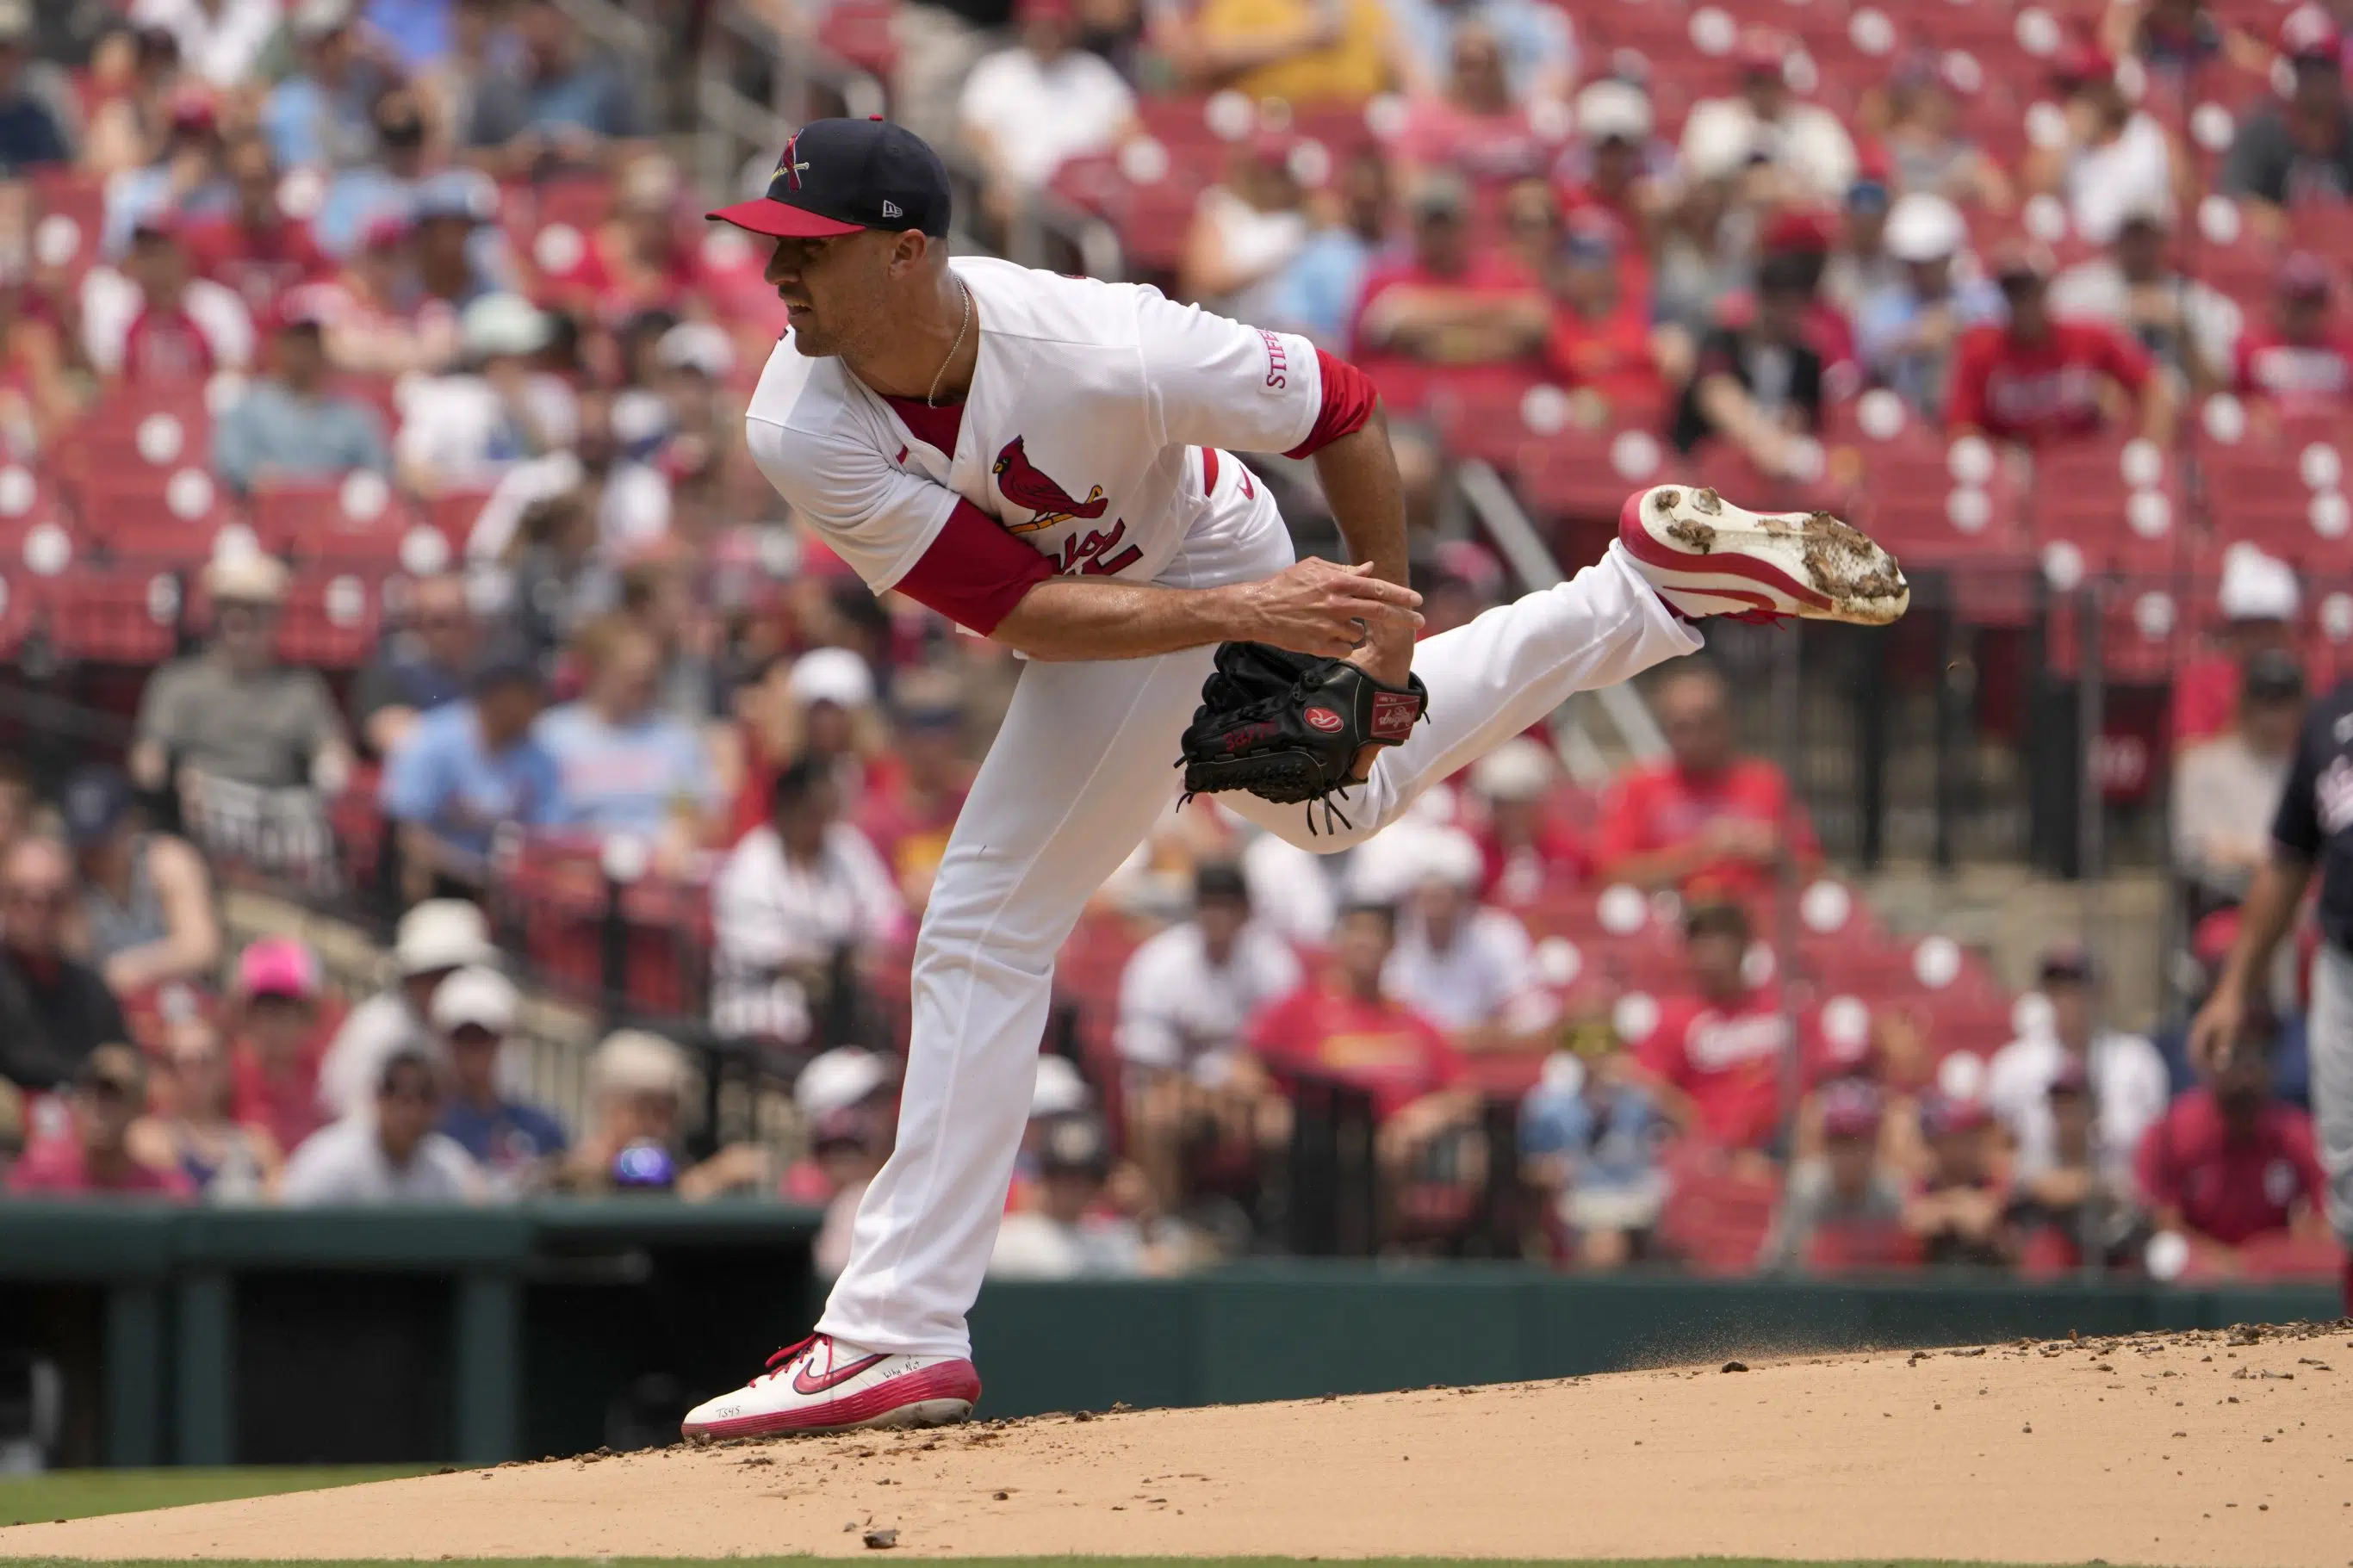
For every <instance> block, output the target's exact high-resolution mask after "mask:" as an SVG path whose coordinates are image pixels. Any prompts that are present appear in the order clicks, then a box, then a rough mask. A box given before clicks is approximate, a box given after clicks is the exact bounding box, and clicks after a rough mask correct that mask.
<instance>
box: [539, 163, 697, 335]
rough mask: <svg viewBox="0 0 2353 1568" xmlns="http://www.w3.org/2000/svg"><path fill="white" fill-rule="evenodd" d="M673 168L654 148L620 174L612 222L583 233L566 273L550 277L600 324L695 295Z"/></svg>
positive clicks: (693, 256) (675, 308)
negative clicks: (585, 239)
mask: <svg viewBox="0 0 2353 1568" xmlns="http://www.w3.org/2000/svg"><path fill="white" fill-rule="evenodd" d="M678 191H679V180H678V166H677V165H676V164H674V163H671V162H670V160H669V159H668V158H665V157H662V156H660V155H659V154H658V153H657V154H649V155H648V156H646V157H642V158H638V159H637V160H636V161H635V162H633V163H630V164H629V165H628V168H627V169H625V170H624V171H623V172H622V175H621V182H620V190H619V193H618V195H617V200H616V202H615V205H614V212H613V217H612V221H610V222H609V223H607V224H606V225H604V226H602V227H601V228H599V229H597V231H596V234H595V235H594V236H593V237H591V238H590V241H589V244H588V246H587V249H586V254H585V255H584V256H583V258H582V259H581V262H580V265H579V267H578V268H577V269H576V270H575V271H574V272H573V273H572V274H571V276H570V277H568V278H563V279H552V281H554V282H556V283H557V284H558V287H559V289H560V290H561V291H562V293H563V294H564V295H565V297H568V298H575V299H577V300H580V301H581V302H582V303H584V304H586V305H587V306H589V307H590V308H591V309H593V310H595V312H596V318H597V319H598V320H599V321H604V322H605V323H606V324H607V325H608V326H618V325H619V324H620V323H621V322H623V321H628V319H629V318H630V317H631V316H634V315H636V314H637V313H638V312H639V311H641V310H667V311H670V312H672V313H674V314H675V313H677V312H679V311H680V310H681V309H682V307H684V306H685V305H686V303H687V302H688V301H689V300H692V299H693V298H694V297H695V294H696V285H697V283H698V282H699V281H700V279H701V277H702V262H701V256H700V253H699V252H698V251H697V250H696V249H695V247H693V246H691V245H689V244H688V243H686V241H685V239H684V237H681V235H680V233H679V228H678Z"/></svg>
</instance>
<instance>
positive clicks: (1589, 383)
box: [1545, 213, 1667, 423]
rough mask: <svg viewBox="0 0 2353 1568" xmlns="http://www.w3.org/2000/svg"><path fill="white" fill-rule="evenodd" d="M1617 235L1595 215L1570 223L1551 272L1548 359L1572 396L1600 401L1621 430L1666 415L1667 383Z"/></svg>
mask: <svg viewBox="0 0 2353 1568" xmlns="http://www.w3.org/2000/svg"><path fill="white" fill-rule="evenodd" d="M1619 256H1620V228H1619V226H1618V225H1617V224H1616V222H1615V221H1614V220H1612V219H1609V218H1607V217H1604V216H1601V215H1599V214H1596V213H1580V214H1578V215H1577V216H1575V217H1573V218H1571V219H1569V220H1568V225H1567V235H1566V236H1565V237H1564V238H1563V240H1562V242H1561V247H1560V253H1559V256H1558V257H1557V258H1556V260H1555V261H1554V263H1553V268H1552V276H1551V285H1552V298H1553V308H1552V328H1551V331H1549V332H1548V333H1547V334H1546V340H1545V358H1546V361H1547V362H1548V363H1549V364H1550V366H1551V369H1552V372H1553V374H1555V375H1556V376H1558V377H1560V379H1561V381H1562V382H1563V383H1564V384H1567V386H1568V387H1569V388H1570V390H1571V391H1573V392H1582V393H1585V394H1588V395H1590V396H1592V397H1596V398H1599V400H1600V402H1601V404H1602V405H1603V410H1602V412H1603V413H1604V416H1605V417H1606V418H1609V419H1612V420H1616V421H1618V422H1621V423H1623V422H1629V421H1634V420H1647V419H1651V418H1653V417H1655V416H1657V415H1658V414H1659V413H1660V412H1661V411H1662V410H1663V409H1664V408H1665V406H1666V402H1667V383H1666V378H1665V376H1664V375H1662V374H1661V371H1660V364H1661V353H1660V350H1661V347H1662V345H1661V344H1660V342H1659V341H1658V336H1657V334H1656V333H1655V332H1654V331H1652V330H1651V303H1650V300H1647V299H1645V298H1643V297H1642V296H1641V295H1639V294H1635V293H1631V292H1630V291H1629V290H1628V289H1627V287H1626V280H1625V279H1624V278H1623V277H1622V276H1621V274H1620V268H1619Z"/></svg>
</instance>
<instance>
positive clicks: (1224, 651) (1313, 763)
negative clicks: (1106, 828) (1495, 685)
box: [1178, 642, 1430, 822]
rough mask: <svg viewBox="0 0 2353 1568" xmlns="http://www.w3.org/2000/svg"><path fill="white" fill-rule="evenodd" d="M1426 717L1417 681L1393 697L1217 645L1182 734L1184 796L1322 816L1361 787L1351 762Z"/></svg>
mask: <svg viewBox="0 0 2353 1568" xmlns="http://www.w3.org/2000/svg"><path fill="white" fill-rule="evenodd" d="M1429 708H1430V689H1429V688H1427V687H1425V686H1423V685H1422V683H1421V677H1419V676H1418V675H1409V676H1408V677H1407V679H1406V684H1405V686H1404V687H1403V688H1398V687H1395V686H1391V685H1388V683H1387V682H1385V681H1380V680H1376V679H1373V677H1371V676H1369V675H1367V674H1366V673H1365V672H1364V670H1363V669H1361V668H1358V667H1357V666H1356V665H1353V664H1350V663H1348V662H1346V661H1345V660H1344V659H1337V658H1315V657H1314V656H1312V655H1309V654H1302V653H1286V652H1285V651H1283V650H1282V648H1279V647H1268V646H1267V645H1266V644H1265V643H1255V642H1229V643H1221V644H1219V647H1218V663H1217V668H1216V670H1215V671H1214V672H1213V673H1212V674H1211V675H1210V677H1209V679H1208V680H1207V681H1205V682H1203V683H1202V686H1201V705H1200V706H1199V707H1198V708H1197V709H1195V710H1193V722H1192V723H1191V724H1190V725H1189V726H1187V729H1186V731H1185V737H1184V741H1183V742H1182V745H1183V749H1184V756H1183V757H1182V758H1181V759H1180V760H1179V763H1178V765H1179V766H1181V767H1182V768H1184V770H1185V794H1186V795H1187V797H1188V798H1189V797H1190V796H1193V795H1214V794H1216V793H1218V792H1219V791H1220V790H1229V789H1246V790H1248V791H1250V793H1251V794H1252V795H1258V796H1261V798H1263V799H1266V800H1271V801H1274V802H1277V803H1278V804H1281V805H1296V804H1299V803H1301V802H1303V801H1322V802H1324V805H1326V806H1327V807H1329V805H1330V804H1331V796H1332V795H1333V794H1334V793H1335V792H1336V791H1340V790H1344V789H1345V788H1346V787H1347V786H1348V785H1350V784H1361V783H1363V782H1364V781H1363V780H1362V779H1359V778H1356V777H1355V776H1354V770H1355V767H1356V753H1357V752H1360V751H1362V750H1363V749H1364V748H1365V747H1366V746H1368V745H1375V746H1394V745H1396V744H1398V742H1401V741H1403V740H1404V739H1405V738H1406V737H1407V736H1408V735H1409V734H1411V733H1412V732H1413V727H1414V725H1415V724H1416V723H1417V722H1419V721H1420V720H1421V719H1422V718H1423V717H1424V716H1425V714H1426V713H1427V712H1428V710H1429ZM1310 820H1311V822H1312V821H1313V818H1312V817H1311V818H1310Z"/></svg>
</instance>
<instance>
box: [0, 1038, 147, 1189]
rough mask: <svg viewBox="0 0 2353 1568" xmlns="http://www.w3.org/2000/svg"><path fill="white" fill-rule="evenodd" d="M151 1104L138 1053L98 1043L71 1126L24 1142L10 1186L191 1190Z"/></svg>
mask: <svg viewBox="0 0 2353 1568" xmlns="http://www.w3.org/2000/svg"><path fill="white" fill-rule="evenodd" d="M146 1109H147V1072H146V1068H144V1067H143V1066H142V1064H141V1062H140V1059H139V1053H138V1052H137V1051H135V1050H133V1049H132V1048H131V1047H129V1046H100V1047H98V1049H96V1050H94V1051H92V1052H91V1053H90V1058H89V1059H88V1060H87V1061H85V1062H83V1063H82V1066H81V1071H80V1072H79V1074H78V1075H77V1076H76V1078H75V1079H74V1090H73V1096H72V1100H71V1110H72V1115H71V1118H70V1122H69V1126H68V1128H67V1130H66V1131H63V1132H60V1133H58V1134H55V1135H52V1136H49V1137H41V1138H36V1139H34V1140H33V1141H32V1142H30V1143H28V1144H27V1145H26V1148H25V1153H24V1157H23V1158H22V1159H20V1160H18V1161H17V1162H16V1166H15V1168H14V1169H12V1170H10V1171H9V1173H8V1190H9V1191H10V1192H12V1193H18V1194H37V1195H39V1196H42V1197H86V1196H90V1195H94V1194H105V1195H108V1196H118V1195H121V1196H132V1195H136V1196H153V1197H171V1198H185V1197H186V1196H188V1195H189V1194H190V1188H189V1185H188V1178H187V1177H186V1175H185V1174H184V1173H182V1172H181V1170H180V1168H179V1166H178V1164H177V1163H175V1162H174V1160H173V1158H172V1152H171V1148H170V1141H169V1140H168V1139H167V1138H166V1137H165V1136H164V1133H163V1130H162V1129H161V1128H160V1127H159V1126H157V1125H156V1124H155V1123H153V1122H152V1121H148V1120H147V1117H146Z"/></svg>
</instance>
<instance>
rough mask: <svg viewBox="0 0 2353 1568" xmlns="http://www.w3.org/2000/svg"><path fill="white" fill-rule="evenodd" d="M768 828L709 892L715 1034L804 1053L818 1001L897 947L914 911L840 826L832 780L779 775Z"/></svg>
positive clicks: (866, 843) (814, 774) (866, 842)
mask: <svg viewBox="0 0 2353 1568" xmlns="http://www.w3.org/2000/svg"><path fill="white" fill-rule="evenodd" d="M768 798H769V806H768V820H767V822H766V823H765V824H764V825H763V826H759V827H755V828H754V829H753V830H752V831H751V832H749V833H747V834H745V835H744V840H743V842H742V843H740V844H738V845H736V847H735V850H734V853H733V854H732V855H730V856H728V858H727V863H726V864H725V865H724V866H723V867H721V868H720V871H719V877H718V879H717V880H716V881H714V882H713V883H712V888H711V913H712V931H713V935H714V936H715V938H716V941H717V952H715V953H714V954H713V955H712V988H711V989H712V996H711V1022H712V1027H713V1028H715V1029H717V1030H718V1031H719V1032H720V1033H721V1034H722V1035H724V1036H728V1037H738V1038H741V1037H754V1038H760V1039H771V1040H780V1041H783V1042H785V1043H786V1044H791V1045H797V1044H798V1043H800V1042H801V1041H802V1040H805V1039H807V1037H808V1036H809V1033H810V1031H811V1029H812V1028H813V1027H814V1020H813V1019H812V1017H811V1007H810V997H811V994H812V993H814V994H817V995H818V996H821V997H830V996H834V995H838V994H840V993H841V992H842V991H843V990H844V987H843V985H842V984H841V982H842V980H843V979H845V978H846V977H847V976H849V974H851V973H854V972H855V969H856V966H857V964H858V963H859V961H860V958H861V957H863V956H864V955H866V954H867V953H870V952H872V951H873V950H874V949H876V948H879V947H881V946H883V945H886V944H888V943H889V942H892V941H894V940H895V939H896V938H897V937H898V936H899V935H900V934H901V933H902V930H903V929H904V927H905V924H906V920H907V906H906V902H905V900H902V898H901V897H900V895H899V889H898V886H897V884H895V883H894V882H893V881H892V879H891V872H890V868H888V867H886V866H885V865H883V863H882V857H881V855H880V854H878V853H876V851H875V848H874V845H873V843H872V841H871V840H870V839H869V838H868V837H866V835H864V834H863V833H860V831H859V830H858V829H857V828H855V827H853V826H850V825H849V823H847V822H844V821H842V820H841V788H840V786H839V784H836V783H835V782H834V779H833V774H832V771H831V770H830V769H829V768H828V767H826V766H825V765H823V764H822V763H816V762H813V761H812V760H810V759H808V758H806V757H804V758H802V759H800V760H799V761H797V762H796V763H793V764H792V765H790V766H789V767H787V768H786V769H785V770H784V771H783V772H782V773H778V774H777V775H776V786H775V788H774V790H773V791H772V793H771V794H770V795H769V797H768Z"/></svg>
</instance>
